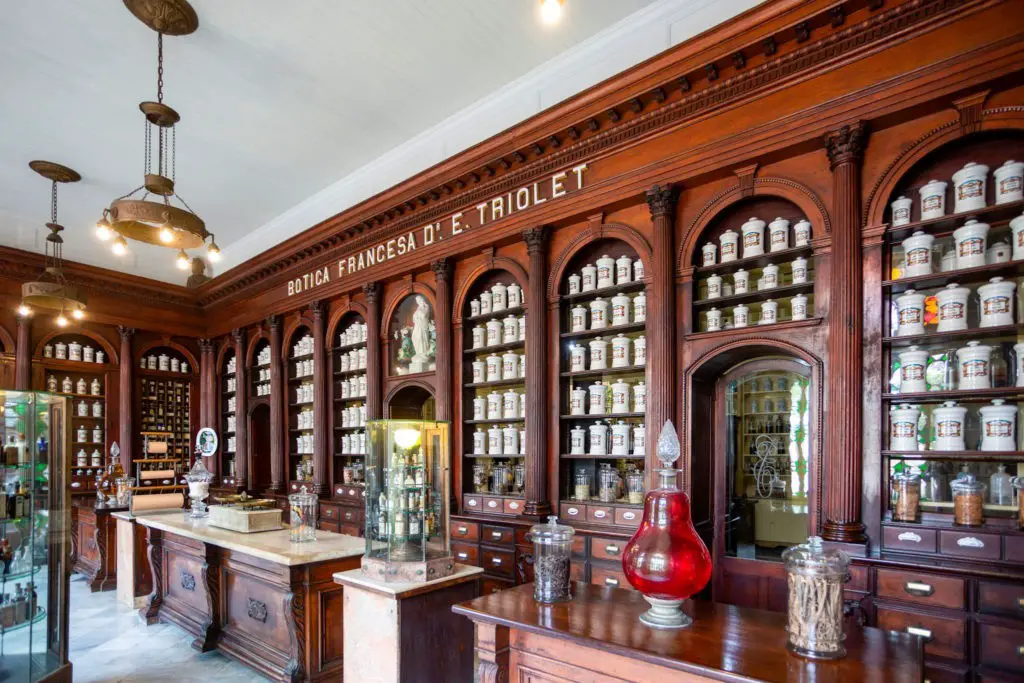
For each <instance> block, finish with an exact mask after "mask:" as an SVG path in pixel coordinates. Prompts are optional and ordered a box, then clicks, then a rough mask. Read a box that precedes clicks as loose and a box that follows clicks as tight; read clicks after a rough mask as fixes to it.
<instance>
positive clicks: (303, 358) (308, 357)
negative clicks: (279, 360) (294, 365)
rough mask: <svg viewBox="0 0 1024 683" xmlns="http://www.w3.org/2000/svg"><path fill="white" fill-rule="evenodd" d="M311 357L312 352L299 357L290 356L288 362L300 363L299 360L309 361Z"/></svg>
mask: <svg viewBox="0 0 1024 683" xmlns="http://www.w3.org/2000/svg"><path fill="white" fill-rule="evenodd" d="M312 357H313V352H312V351H310V352H309V353H304V354H302V355H299V356H291V357H290V358H288V361H289V362H295V361H301V360H309V359H310V358H312Z"/></svg>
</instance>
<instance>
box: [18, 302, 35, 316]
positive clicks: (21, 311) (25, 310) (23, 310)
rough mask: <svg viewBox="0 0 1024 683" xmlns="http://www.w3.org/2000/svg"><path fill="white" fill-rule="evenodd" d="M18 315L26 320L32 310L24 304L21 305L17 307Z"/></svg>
mask: <svg viewBox="0 0 1024 683" xmlns="http://www.w3.org/2000/svg"><path fill="white" fill-rule="evenodd" d="M18 315H20V316H21V317H22V318H27V317H28V316H30V315H32V309H31V308H29V307H28V306H26V305H25V304H21V305H20V306H18Z"/></svg>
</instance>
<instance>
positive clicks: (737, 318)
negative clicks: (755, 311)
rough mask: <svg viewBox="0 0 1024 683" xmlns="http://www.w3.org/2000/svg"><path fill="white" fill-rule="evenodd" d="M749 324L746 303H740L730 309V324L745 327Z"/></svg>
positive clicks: (748, 310)
mask: <svg viewBox="0 0 1024 683" xmlns="http://www.w3.org/2000/svg"><path fill="white" fill-rule="evenodd" d="M749 324H750V309H749V308H747V306H746V304H740V305H739V306H736V307H735V308H733V309H732V326H733V327H737V328H738V327H746V326H747V325H749Z"/></svg>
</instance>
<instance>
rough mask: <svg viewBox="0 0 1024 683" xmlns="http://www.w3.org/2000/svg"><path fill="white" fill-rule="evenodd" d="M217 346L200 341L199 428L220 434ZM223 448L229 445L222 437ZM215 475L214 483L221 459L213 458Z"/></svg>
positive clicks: (211, 469)
mask: <svg viewBox="0 0 1024 683" xmlns="http://www.w3.org/2000/svg"><path fill="white" fill-rule="evenodd" d="M216 350H217V345H216V344H215V343H214V341H213V340H212V339H200V340H199V426H200V427H211V428H212V429H214V430H215V431H216V432H217V433H218V434H220V428H219V420H218V419H217V418H218V416H219V413H220V410H219V408H220V406H219V401H218V400H217V368H216V367H215V366H216V365H217V353H216ZM221 440H222V441H223V443H221V448H224V447H225V446H226V445H227V441H226V440H225V439H224V436H223V435H221ZM207 464H208V466H209V468H210V472H212V473H213V482H214V483H217V482H218V481H220V458H219V457H217V458H211V459H210V461H209V462H208V463H207Z"/></svg>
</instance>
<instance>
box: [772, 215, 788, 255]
mask: <svg viewBox="0 0 1024 683" xmlns="http://www.w3.org/2000/svg"><path fill="white" fill-rule="evenodd" d="M785 249H789V221H787V220H786V219H785V218H776V219H775V220H773V221H772V222H771V223H769V224H768V251H770V252H775V251H783V250H785Z"/></svg>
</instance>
